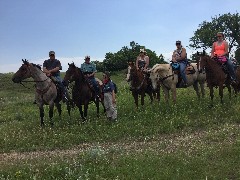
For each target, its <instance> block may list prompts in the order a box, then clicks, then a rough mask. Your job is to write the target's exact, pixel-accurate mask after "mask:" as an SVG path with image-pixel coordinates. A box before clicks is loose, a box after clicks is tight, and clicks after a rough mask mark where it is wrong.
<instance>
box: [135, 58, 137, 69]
mask: <svg viewBox="0 0 240 180" xmlns="http://www.w3.org/2000/svg"><path fill="white" fill-rule="evenodd" d="M135 64H136V67H137V69H138V57H137V60H136V63H135Z"/></svg>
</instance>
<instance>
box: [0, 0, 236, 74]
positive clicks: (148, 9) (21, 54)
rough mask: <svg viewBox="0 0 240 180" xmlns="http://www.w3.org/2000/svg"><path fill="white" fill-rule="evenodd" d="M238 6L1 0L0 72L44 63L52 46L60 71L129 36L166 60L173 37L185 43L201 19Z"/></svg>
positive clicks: (98, 56) (190, 0)
mask: <svg viewBox="0 0 240 180" xmlns="http://www.w3.org/2000/svg"><path fill="white" fill-rule="evenodd" d="M239 8H240V1H239V0H200V1H194V0H183V1H177V0H149V1H146V0H0V73H8V72H16V71H17V70H18V68H19V67H20V66H21V64H22V59H27V60H29V62H32V63H36V64H43V62H44V60H46V59H48V52H49V51H50V50H54V51H55V52H56V58H57V59H59V60H60V61H61V63H62V66H63V70H62V71H63V72H64V71H66V70H67V67H68V65H67V64H68V63H71V62H74V63H75V64H76V65H77V66H80V65H81V63H83V62H84V57H85V56H86V55H89V56H90V57H91V60H94V61H95V60H98V61H102V60H103V59H104V58H105V54H106V53H108V52H112V53H115V52H117V51H119V50H120V49H121V48H122V47H123V46H128V47H130V42H131V41H135V42H136V43H138V44H140V45H142V46H145V47H146V48H147V49H151V50H152V51H155V52H156V53H157V55H160V54H163V56H164V57H165V59H170V57H171V54H172V51H173V50H174V49H175V48H176V47H175V42H176V40H181V41H182V44H183V46H188V45H189V39H190V38H191V37H193V36H194V31H196V30H197V29H198V27H199V24H201V23H202V22H203V21H208V22H210V21H211V19H212V17H215V16H218V15H219V14H221V15H222V14H226V13H229V12H230V13H232V14H233V13H237V12H239V11H238V9H239ZM193 52H194V51H193V50H192V49H188V48H187V53H188V54H191V53H193Z"/></svg>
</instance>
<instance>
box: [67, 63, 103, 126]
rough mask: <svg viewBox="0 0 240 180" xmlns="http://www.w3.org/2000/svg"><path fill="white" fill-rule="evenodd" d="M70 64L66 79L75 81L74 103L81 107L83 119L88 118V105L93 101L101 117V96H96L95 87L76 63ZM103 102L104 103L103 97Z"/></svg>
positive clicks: (73, 90)
mask: <svg viewBox="0 0 240 180" xmlns="http://www.w3.org/2000/svg"><path fill="white" fill-rule="evenodd" d="M68 65H69V67H68V70H67V71H66V74H65V77H64V81H65V82H73V81H74V82H75V84H74V86H73V89H72V99H73V102H74V104H75V105H76V106H77V107H78V109H79V112H80V115H81V118H82V120H83V121H85V120H86V117H87V111H88V105H89V103H90V102H91V101H93V102H94V103H95V104H96V108H97V116H98V117H99V102H100V101H99V98H95V92H94V91H93V88H92V87H91V86H90V84H89V82H88V80H87V79H86V78H85V76H84V74H83V72H82V71H81V69H80V68H78V67H76V66H75V64H74V63H72V64H68ZM101 103H102V105H103V98H101ZM82 105H83V106H84V111H83V110H82ZM103 107H104V105H103ZM104 110H105V108H104Z"/></svg>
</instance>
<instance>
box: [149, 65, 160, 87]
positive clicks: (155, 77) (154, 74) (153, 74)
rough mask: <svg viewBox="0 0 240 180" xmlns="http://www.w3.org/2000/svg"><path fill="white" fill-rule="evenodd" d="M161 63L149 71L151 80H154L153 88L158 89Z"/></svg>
mask: <svg viewBox="0 0 240 180" xmlns="http://www.w3.org/2000/svg"><path fill="white" fill-rule="evenodd" d="M159 71H160V69H159V64H155V65H154V66H153V67H152V69H150V70H149V71H148V72H149V73H150V79H151V82H152V86H153V89H154V90H156V89H157V85H158V82H159V74H158V73H159Z"/></svg>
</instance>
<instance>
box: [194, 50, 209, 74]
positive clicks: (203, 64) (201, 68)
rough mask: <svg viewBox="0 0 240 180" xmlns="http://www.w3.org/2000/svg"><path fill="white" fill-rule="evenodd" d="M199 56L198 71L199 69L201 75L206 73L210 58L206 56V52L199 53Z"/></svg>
mask: <svg viewBox="0 0 240 180" xmlns="http://www.w3.org/2000/svg"><path fill="white" fill-rule="evenodd" d="M197 56H198V57H199V60H198V69H199V73H201V72H203V71H205V68H206V66H207V63H208V60H209V59H210V57H209V56H208V55H207V54H206V52H205V51H204V50H203V52H202V53H200V52H198V51H197Z"/></svg>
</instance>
